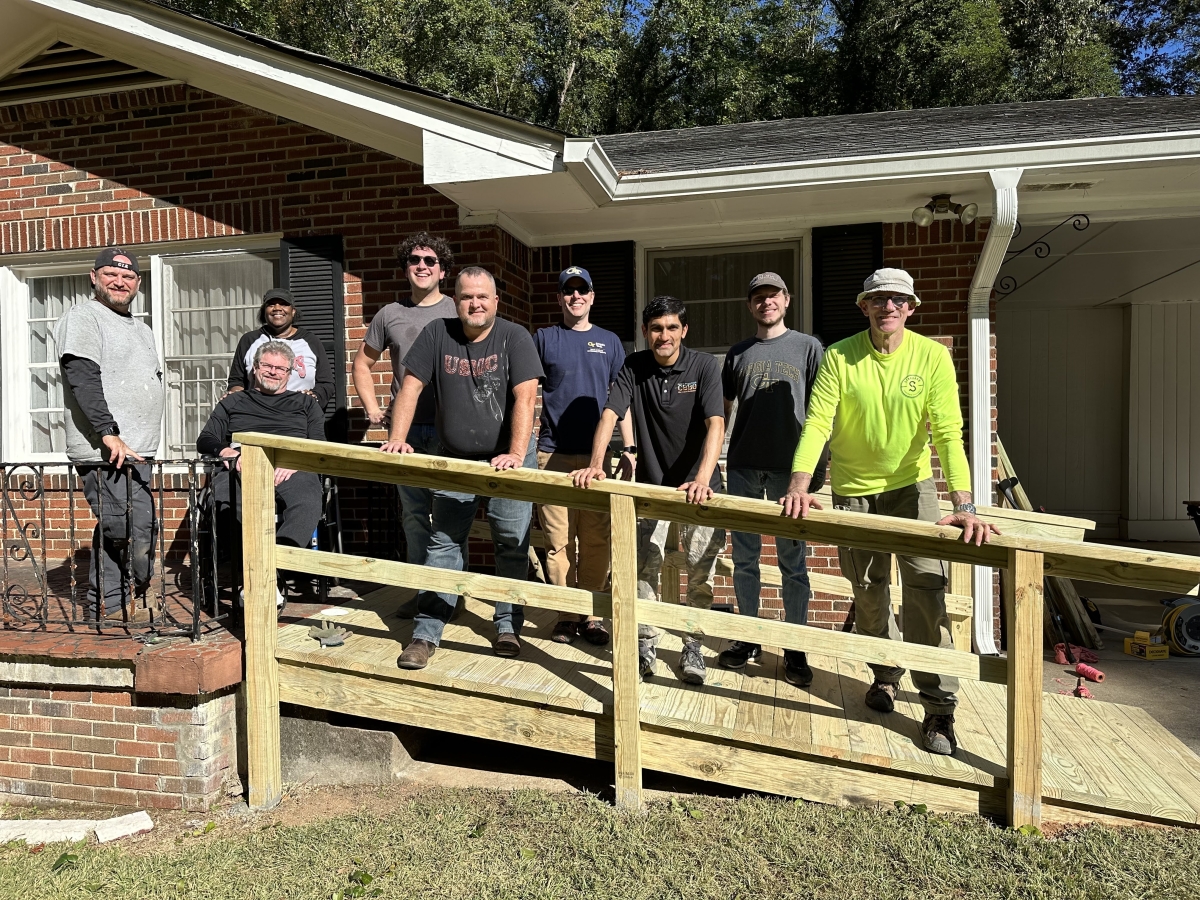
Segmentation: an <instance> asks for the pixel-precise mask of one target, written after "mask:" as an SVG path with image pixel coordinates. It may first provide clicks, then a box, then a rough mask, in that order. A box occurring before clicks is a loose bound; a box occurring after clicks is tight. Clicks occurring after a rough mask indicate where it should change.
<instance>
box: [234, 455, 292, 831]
mask: <svg viewBox="0 0 1200 900" xmlns="http://www.w3.org/2000/svg"><path fill="white" fill-rule="evenodd" d="M242 566H243V572H242V584H243V585H245V591H246V599H245V607H246V608H245V617H246V758H247V763H248V767H249V773H248V774H249V777H250V785H249V792H248V794H247V802H248V804H249V806H250V808H251V809H270V808H271V807H273V806H275V805H276V804H278V803H279V800H280V798H281V797H282V795H283V776H282V774H281V771H280V769H281V763H280V758H279V667H278V664H277V663H276V662H275V645H276V640H277V635H278V630H279V624H278V613H277V611H276V609H275V590H276V570H275V454H274V451H272V450H265V449H263V448H262V447H254V446H250V445H243V447H242Z"/></svg>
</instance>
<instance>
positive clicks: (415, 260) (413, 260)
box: [408, 253, 438, 269]
mask: <svg viewBox="0 0 1200 900" xmlns="http://www.w3.org/2000/svg"><path fill="white" fill-rule="evenodd" d="M421 263H425V265H427V266H428V267H429V268H431V269H432V268H433V267H434V266H436V265H437V264H438V258H437V257H436V256H419V255H418V254H416V253H414V254H413V255H412V256H410V257H409V258H408V264H409V265H410V266H419V265H420V264H421Z"/></svg>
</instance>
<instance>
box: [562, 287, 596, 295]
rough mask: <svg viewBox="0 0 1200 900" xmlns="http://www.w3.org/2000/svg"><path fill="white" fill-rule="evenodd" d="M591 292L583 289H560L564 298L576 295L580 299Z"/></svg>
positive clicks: (588, 289)
mask: <svg viewBox="0 0 1200 900" xmlns="http://www.w3.org/2000/svg"><path fill="white" fill-rule="evenodd" d="M591 292H592V291H591V289H590V288H585V287H573V288H572V287H566V288H563V289H562V295H563V296H564V297H573V296H575V295H576V294H578V295H579V296H580V297H586V296H587V295H588V294H590V293H591Z"/></svg>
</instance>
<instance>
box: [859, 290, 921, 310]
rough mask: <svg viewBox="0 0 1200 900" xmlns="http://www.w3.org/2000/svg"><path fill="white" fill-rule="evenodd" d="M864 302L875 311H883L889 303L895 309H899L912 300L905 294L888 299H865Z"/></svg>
mask: <svg viewBox="0 0 1200 900" xmlns="http://www.w3.org/2000/svg"><path fill="white" fill-rule="evenodd" d="M866 300H867V302H868V303H869V304H871V305H872V306H874V307H875V308H877V309H884V308H886V307H887V305H888V304H889V303H891V304H893V305H894V306H895V307H896V309H900V308H901V307H902V306H906V305H907V304H909V303H912V301H913V298H912V297H910V296H908V295H907V294H896V295H895V296H890V297H867V298H866Z"/></svg>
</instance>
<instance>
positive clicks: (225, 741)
mask: <svg viewBox="0 0 1200 900" xmlns="http://www.w3.org/2000/svg"><path fill="white" fill-rule="evenodd" d="M0 691H2V692H3V694H0V701H2V702H4V703H8V704H12V705H16V706H18V708H19V710H18V714H17V715H9V716H8V720H7V721H2V720H0V724H3V725H4V726H5V727H4V728H2V729H0V747H3V748H4V750H5V751H6V752H5V754H4V755H3V756H2V757H0V798H3V799H4V800H7V801H9V802H21V801H31V800H36V801H38V802H43V801H45V800H46V799H51V800H64V801H67V800H69V801H77V802H88V803H105V804H113V805H116V806H138V807H148V808H153V809H188V810H195V811H202V810H205V809H207V808H208V807H209V806H211V805H212V804H213V803H214V802H216V801H217V800H218V799H219V798H220V797H222V796H223V795H224V793H225V789H226V787H227V785H236V784H238V783H239V782H238V775H237V693H236V688H232V687H231V688H228V689H225V690H223V691H219V692H215V693H211V694H203V695H198V696H186V695H177V694H170V695H168V694H149V693H132V692H128V691H100V690H95V691H57V690H53V691H41V690H40V689H38V688H19V687H11V686H7V687H4V688H0ZM16 693H23V694H28V695H29V696H28V698H27V697H24V696H22V697H14V696H13V694H16ZM5 695H7V696H5ZM34 697H38V698H42V697H55V698H58V699H57V700H51V701H48V702H50V703H55V702H60V703H61V705H59V706H53V707H49V708H47V709H45V710H44V712H45V713H46V714H44V715H38V716H28V715H22V714H21V713H22V712H27V711H28V706H27V705H28V704H32V703H39V702H47V701H45V700H42V699H33V698H34ZM103 712H108V713H109V714H110V716H111V714H113V713H124V714H126V715H127V716H129V717H133V718H136V719H137V720H138V722H139V723H140V724H132V723H129V724H120V723H115V722H111V721H107V720H106V718H105V716H104V715H103ZM64 726H65V728H64ZM114 730H115V731H114ZM64 732H65V733H64ZM118 734H119V735H120V737H118V736H117V735H118ZM14 753H15V754H16V755H13V754H14Z"/></svg>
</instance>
